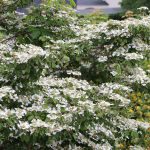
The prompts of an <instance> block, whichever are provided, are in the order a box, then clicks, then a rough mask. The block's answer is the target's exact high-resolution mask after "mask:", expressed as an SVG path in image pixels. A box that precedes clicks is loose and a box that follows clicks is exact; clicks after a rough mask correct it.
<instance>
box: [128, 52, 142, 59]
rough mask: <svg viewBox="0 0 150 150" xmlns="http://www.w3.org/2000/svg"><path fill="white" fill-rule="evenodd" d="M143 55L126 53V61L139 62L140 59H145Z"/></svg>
mask: <svg viewBox="0 0 150 150" xmlns="http://www.w3.org/2000/svg"><path fill="white" fill-rule="evenodd" d="M143 58H144V57H143V55H142V54H137V53H126V54H125V59H126V60H139V59H143Z"/></svg>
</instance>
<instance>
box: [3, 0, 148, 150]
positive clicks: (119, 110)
mask: <svg viewBox="0 0 150 150" xmlns="http://www.w3.org/2000/svg"><path fill="white" fill-rule="evenodd" d="M142 15H146V14H143V13H142ZM1 17H2V18H3V24H1V28H0V32H1V34H0V35H1V36H0V40H1V41H0V148H1V149H6V150H7V149H8V150H9V149H10V150H11V149H25V150H26V149H54V150H56V149H67V150H69V149H70V150H72V149H86V150H87V149H89V150H90V149H93V150H96V149H97V150H100V149H102V150H109V149H110V150H111V149H114V150H116V149H118V150H120V149H131V150H132V149H137V150H139V149H145V148H148V147H149V129H150V124H149V110H150V108H149V103H150V102H149V100H150V94H149V93H150V91H149V90H150V75H149V73H150V62H149V60H150V59H149V58H150V56H149V50H150V45H149V42H150V39H149V36H150V16H149V15H146V16H141V17H138V19H136V18H129V19H126V20H124V21H113V20H109V21H107V22H100V23H98V22H97V21H96V22H95V23H94V22H89V20H88V19H86V18H85V19H83V18H82V19H81V18H78V17H77V16H76V15H75V14H74V12H73V10H72V9H71V8H69V7H66V6H65V5H61V7H60V5H59V3H57V1H56V2H55V3H50V5H48V4H47V3H46V4H43V5H41V6H39V7H37V8H32V9H31V10H30V11H29V12H28V15H23V14H20V13H14V11H12V12H9V14H7V15H6V14H5V13H3V12H2V13H1ZM10 17H12V18H13V19H12V18H10Z"/></svg>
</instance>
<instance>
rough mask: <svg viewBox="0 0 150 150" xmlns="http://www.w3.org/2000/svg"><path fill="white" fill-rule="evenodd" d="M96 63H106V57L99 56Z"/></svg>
mask: <svg viewBox="0 0 150 150" xmlns="http://www.w3.org/2000/svg"><path fill="white" fill-rule="evenodd" d="M97 60H98V62H106V61H107V60H108V58H107V56H100V57H99V58H98V59H97Z"/></svg>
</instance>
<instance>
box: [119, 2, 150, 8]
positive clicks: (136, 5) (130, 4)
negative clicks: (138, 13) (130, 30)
mask: <svg viewBox="0 0 150 150" xmlns="http://www.w3.org/2000/svg"><path fill="white" fill-rule="evenodd" d="M121 6H122V7H123V8H124V9H126V10H136V9H137V8H139V7H142V6H146V7H148V8H150V1H149V0H132V1H131V0H122V2H121Z"/></svg>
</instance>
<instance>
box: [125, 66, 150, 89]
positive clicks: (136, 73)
mask: <svg viewBox="0 0 150 150" xmlns="http://www.w3.org/2000/svg"><path fill="white" fill-rule="evenodd" d="M131 72H132V75H130V76H128V77H127V81H128V82H131V83H135V82H137V83H139V84H142V85H143V86H146V85H147V84H148V83H150V78H149V77H148V76H147V74H146V72H145V71H144V70H143V69H142V68H140V67H138V68H133V70H132V71H131Z"/></svg>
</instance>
